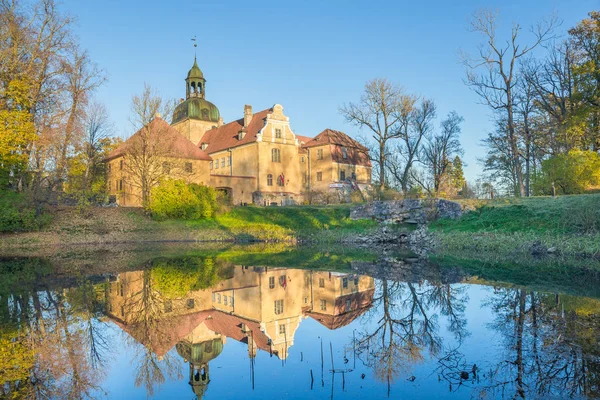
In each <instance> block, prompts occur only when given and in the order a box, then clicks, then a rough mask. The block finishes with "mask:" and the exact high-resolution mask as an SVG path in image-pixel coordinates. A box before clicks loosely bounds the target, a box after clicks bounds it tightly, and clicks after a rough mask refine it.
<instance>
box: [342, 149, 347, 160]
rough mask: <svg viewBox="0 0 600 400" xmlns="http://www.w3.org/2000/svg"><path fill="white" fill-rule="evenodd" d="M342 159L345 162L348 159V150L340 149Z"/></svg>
mask: <svg viewBox="0 0 600 400" xmlns="http://www.w3.org/2000/svg"><path fill="white" fill-rule="evenodd" d="M342 158H343V159H344V160H345V159H347V158H348V149H346V148H345V147H342Z"/></svg>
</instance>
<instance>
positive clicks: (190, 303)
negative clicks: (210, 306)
mask: <svg viewBox="0 0 600 400" xmlns="http://www.w3.org/2000/svg"><path fill="white" fill-rule="evenodd" d="M194 305H195V301H194V299H187V302H186V306H187V308H194Z"/></svg>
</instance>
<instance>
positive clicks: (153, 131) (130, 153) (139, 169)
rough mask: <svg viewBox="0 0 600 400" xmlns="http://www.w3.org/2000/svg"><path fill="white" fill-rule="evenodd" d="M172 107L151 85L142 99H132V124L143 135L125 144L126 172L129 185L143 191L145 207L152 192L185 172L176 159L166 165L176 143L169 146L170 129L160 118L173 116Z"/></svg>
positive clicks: (147, 86) (144, 92)
mask: <svg viewBox="0 0 600 400" xmlns="http://www.w3.org/2000/svg"><path fill="white" fill-rule="evenodd" d="M172 104H173V103H172V102H168V101H165V100H164V99H163V98H162V97H161V96H160V95H159V94H158V93H157V92H156V91H154V90H153V89H152V88H151V87H150V85H147V84H146V85H144V91H143V92H142V94H141V95H139V96H138V95H136V96H133V98H132V103H131V111H132V116H131V122H132V124H133V125H134V126H135V127H137V128H139V131H138V132H137V133H136V134H134V135H133V136H132V137H131V138H130V139H129V140H128V141H127V142H126V143H125V144H126V147H125V155H124V157H125V160H124V161H125V165H124V169H125V171H126V172H127V176H128V179H129V180H130V181H129V182H128V183H129V184H130V185H131V186H132V187H135V188H136V189H138V190H139V191H140V193H141V200H142V205H143V206H144V207H145V206H147V205H148V202H149V200H150V192H151V190H152V188H153V187H154V186H156V185H157V184H158V183H159V182H160V180H161V179H163V178H164V177H165V176H168V175H171V168H173V169H174V170H175V169H182V168H175V166H174V165H173V163H175V162H176V159H175V158H172V161H165V159H166V158H171V157H172V149H171V145H172V143H171V144H169V143H166V140H165V137H166V132H167V130H168V129H169V125H168V124H167V123H166V122H164V121H162V119H161V117H160V116H161V114H163V115H170V114H171V110H172ZM157 117H158V118H157ZM161 121H162V123H161Z"/></svg>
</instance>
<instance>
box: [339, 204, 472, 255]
mask: <svg viewBox="0 0 600 400" xmlns="http://www.w3.org/2000/svg"><path fill="white" fill-rule="evenodd" d="M462 214H463V210H462V207H461V205H460V204H459V203H456V202H454V201H449V200H443V199H435V200H418V199H405V200H392V201H373V202H371V203H368V204H363V205H360V206H358V207H356V208H354V209H353V210H352V211H351V212H350V218H352V219H374V220H376V221H378V222H379V223H380V227H379V229H377V231H375V232H374V233H372V234H370V235H368V236H367V235H365V236H357V237H354V238H351V240H350V241H351V242H354V243H364V244H367V245H368V244H375V243H407V244H408V245H409V247H410V248H411V250H412V251H414V252H415V253H416V254H418V255H419V256H425V255H426V254H427V253H429V252H430V251H431V250H432V249H433V248H434V247H435V245H436V241H435V236H434V235H433V234H432V233H431V232H429V231H428V230H427V226H426V224H427V222H428V221H433V220H435V219H438V218H452V219H455V218H459V217H460V216H462ZM411 225H413V226H414V228H413V229H411V228H410V226H411ZM401 227H404V229H402V228H401Z"/></svg>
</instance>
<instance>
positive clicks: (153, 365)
mask: <svg viewBox="0 0 600 400" xmlns="http://www.w3.org/2000/svg"><path fill="white" fill-rule="evenodd" d="M295 257H296V258H297V257H298V256H295ZM310 257H312V258H313V259H314V260H317V265H318V262H319V261H318V260H319V258H318V256H315V253H314V252H313V253H311V255H310ZM315 257H316V258H315ZM336 257H337V256H336ZM336 257H332V255H331V254H330V253H323V258H324V259H326V261H324V262H323V266H324V270H315V269H296V268H291V267H290V266H288V265H282V264H285V263H280V262H275V261H273V262H274V264H275V265H265V264H266V262H265V260H268V259H269V257H268V256H266V258H265V259H264V260H263V259H261V263H260V264H257V265H244V264H238V263H236V262H235V261H232V260H231V258H230V259H227V258H220V257H219V255H218V253H217V254H216V255H215V254H214V252H213V253H211V255H207V256H203V255H202V254H195V255H193V256H190V255H186V256H181V257H159V258H154V259H151V260H149V261H148V260H147V261H144V262H143V263H142V264H141V265H138V266H135V265H134V266H133V267H129V268H127V269H126V270H122V271H114V272H103V273H101V274H96V275H91V276H90V275H86V274H85V273H77V274H75V275H73V276H65V275H64V274H62V275H61V276H60V277H56V276H53V275H52V273H49V272H46V273H45V274H40V273H37V272H36V273H32V272H31V271H32V270H35V271H40V270H45V268H51V267H48V265H47V264H46V263H45V262H44V261H43V260H42V261H40V260H33V261H32V260H24V259H5V260H3V262H2V265H3V271H4V274H3V283H2V284H0V301H1V302H0V333H1V335H2V338H1V339H0V350H1V355H0V357H1V360H0V383H2V381H4V382H5V383H4V385H3V386H0V397H2V396H5V397H7V398H10V397H11V396H13V395H14V396H15V397H16V398H19V397H21V398H116V399H118V398H124V399H145V398H168V399H171V398H172V399H193V398H196V397H197V398H202V399H220V400H221V399H232V398H236V399H237V398H245V399H312V398H323V399H358V398H363V399H364V398H369V399H371V398H425V399H426V398H439V399H468V398H561V399H562V398H572V397H581V398H586V397H589V398H592V397H596V396H597V395H598V394H599V391H598V383H599V371H600V370H599V366H600V363H599V359H598V355H599V354H600V347H599V345H598V335H599V333H600V320H599V314H600V308H599V306H600V302H599V301H598V299H596V298H594V297H593V296H590V297H584V296H577V295H573V294H570V295H568V294H564V293H561V292H560V290H554V289H552V290H543V288H540V287H539V285H538V286H536V289H535V290H533V289H530V288H528V287H527V286H523V285H520V286H516V285H512V284H507V283H501V282H494V283H492V282H488V281H485V280H483V279H479V278H478V279H474V278H473V277H469V276H468V275H466V274H457V273H456V271H454V273H453V274H450V277H449V275H448V274H446V273H444V271H441V272H440V271H439V270H437V271H433V272H432V271H431V269H429V270H428V271H427V273H423V274H420V273H416V274H415V273H414V271H416V270H417V271H418V270H420V269H421V268H442V267H439V266H438V267H430V266H424V265H419V264H417V265H416V266H415V265H412V266H411V265H410V264H408V263H406V264H404V265H406V266H408V268H409V269H410V270H411V271H412V272H411V274H394V273H388V274H387V276H381V275H380V274H375V273H371V275H377V277H376V278H374V277H372V276H369V274H368V272H369V271H380V270H381V269H382V268H383V267H382V268H379V267H380V266H379V264H378V263H380V262H381V260H378V259H377V256H375V258H374V259H369V257H366V258H365V257H357V258H360V260H356V261H353V259H352V257H353V256H350V257H348V256H346V257H337V258H336ZM300 258H302V255H300ZM272 259H273V260H279V258H277V257H272ZM288 259H290V258H288ZM291 259H292V260H293V259H295V258H294V257H292V258H291ZM365 260H366V261H365ZM332 261H333V263H332ZM34 267H35V268H34ZM396 267H397V265H396ZM386 268H387V269H388V270H390V267H389V263H388V265H387V267H386ZM41 275H43V276H41ZM384 275H386V274H384ZM398 276H408V277H405V278H398ZM25 282H26V283H25Z"/></svg>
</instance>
